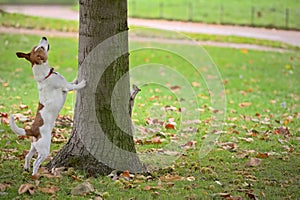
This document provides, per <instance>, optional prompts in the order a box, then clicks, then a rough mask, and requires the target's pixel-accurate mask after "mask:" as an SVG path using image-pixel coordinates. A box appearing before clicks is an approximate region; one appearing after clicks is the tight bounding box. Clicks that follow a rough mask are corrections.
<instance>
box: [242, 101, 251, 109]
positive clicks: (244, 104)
mask: <svg viewBox="0 0 300 200" xmlns="http://www.w3.org/2000/svg"><path fill="white" fill-rule="evenodd" d="M251 104H252V103H251V102H243V103H240V104H239V107H241V108H245V107H248V106H251Z"/></svg>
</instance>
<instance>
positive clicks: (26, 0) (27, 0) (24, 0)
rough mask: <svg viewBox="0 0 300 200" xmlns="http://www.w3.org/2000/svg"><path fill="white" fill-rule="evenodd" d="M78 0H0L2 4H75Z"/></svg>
mask: <svg viewBox="0 0 300 200" xmlns="http://www.w3.org/2000/svg"><path fill="white" fill-rule="evenodd" d="M76 2H77V1H76V0H63V1H61V0H51V1H50V0H39V1H37V0H0V4H49V5H51V4H53V5H54V4H55V5H58V4H61V5H73V4H75V3H76Z"/></svg>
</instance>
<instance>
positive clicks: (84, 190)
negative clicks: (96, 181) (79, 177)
mask: <svg viewBox="0 0 300 200" xmlns="http://www.w3.org/2000/svg"><path fill="white" fill-rule="evenodd" d="M93 191H94V186H93V185H92V184H91V183H89V182H84V183H81V184H79V185H77V186H76V187H74V188H73V189H72V190H71V194H72V195H75V196H83V195H87V194H89V193H91V192H93Z"/></svg>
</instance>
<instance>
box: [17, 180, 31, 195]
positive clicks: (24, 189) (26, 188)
mask: <svg viewBox="0 0 300 200" xmlns="http://www.w3.org/2000/svg"><path fill="white" fill-rule="evenodd" d="M34 189H35V187H34V185H32V184H30V183H26V184H22V185H21V186H20V187H19V189H18V193H19V194H24V193H26V192H28V193H29V194H31V195H33V194H34Z"/></svg>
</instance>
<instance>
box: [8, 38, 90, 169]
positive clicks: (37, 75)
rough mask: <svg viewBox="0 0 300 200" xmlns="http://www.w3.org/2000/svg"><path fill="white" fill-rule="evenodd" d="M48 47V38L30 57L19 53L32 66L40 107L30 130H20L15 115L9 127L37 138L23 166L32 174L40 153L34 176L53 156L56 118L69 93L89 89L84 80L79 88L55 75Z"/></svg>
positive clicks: (11, 117) (17, 132)
mask: <svg viewBox="0 0 300 200" xmlns="http://www.w3.org/2000/svg"><path fill="white" fill-rule="evenodd" d="M49 47H50V46H49V43H48V41H47V38H45V37H43V38H42V39H41V41H40V43H39V44H38V45H37V46H35V47H33V49H32V50H31V52H30V53H21V52H18V53H17V56H18V57H19V58H25V59H26V60H28V61H29V62H30V63H31V65H32V71H33V75H34V79H35V80H36V82H37V84H38V90H39V105H38V109H37V114H36V117H35V120H34V122H33V124H32V127H31V128H30V129H23V128H19V127H18V126H17V125H16V123H15V121H14V116H12V115H11V116H10V123H9V124H10V127H11V129H12V131H13V132H15V133H16V134H18V135H26V136H33V137H34V140H33V142H32V143H31V148H30V151H29V153H28V154H27V155H26V157H25V165H24V169H25V170H27V171H29V169H30V159H31V158H32V156H33V155H34V154H35V153H36V152H37V153H38V157H37V159H36V160H35V161H34V163H33V172H32V175H36V174H37V172H38V168H39V166H40V165H41V163H42V162H43V161H44V160H45V159H46V158H47V156H48V155H49V153H50V143H51V133H52V129H53V127H54V125H55V120H56V117H57V115H58V113H59V111H60V110H61V109H62V107H63V105H64V103H65V100H66V95H67V92H68V91H70V90H79V89H81V88H83V87H84V86H85V85H86V81H85V80H82V81H81V82H80V83H78V84H77V83H68V82H67V81H66V80H65V78H64V77H63V76H61V75H60V74H58V73H56V72H54V70H53V68H51V67H50V66H49V65H48V51H49Z"/></svg>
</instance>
